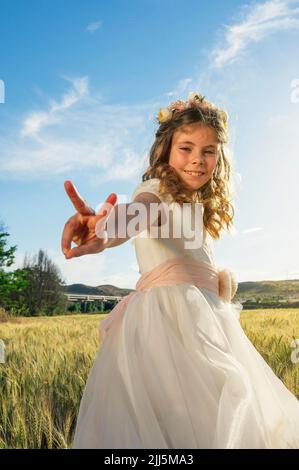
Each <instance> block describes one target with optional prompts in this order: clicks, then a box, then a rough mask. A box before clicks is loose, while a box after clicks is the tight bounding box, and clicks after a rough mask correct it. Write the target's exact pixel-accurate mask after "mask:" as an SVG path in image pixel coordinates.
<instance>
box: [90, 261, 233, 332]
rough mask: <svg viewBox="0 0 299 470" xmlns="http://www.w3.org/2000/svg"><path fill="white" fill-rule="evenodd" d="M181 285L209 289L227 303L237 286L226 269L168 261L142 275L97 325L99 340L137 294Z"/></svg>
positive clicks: (209, 265)
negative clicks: (132, 288)
mask: <svg viewBox="0 0 299 470" xmlns="http://www.w3.org/2000/svg"><path fill="white" fill-rule="evenodd" d="M184 283H188V284H193V285H195V286H198V287H203V288H206V289H209V290H210V291H212V292H214V294H216V295H218V296H220V297H221V298H222V299H223V300H224V301H226V302H230V300H231V299H232V297H233V296H234V294H235V292H236V291H237V286H238V283H237V281H236V278H235V276H234V273H233V272H232V271H230V270H228V269H224V270H221V271H219V270H218V269H217V268H216V267H214V266H213V265H211V264H210V263H208V262H204V261H196V260H194V259H191V258H186V257H185V258H181V257H178V258H172V259H169V260H167V261H164V262H163V263H160V264H159V265H158V266H156V267H155V268H153V269H152V270H150V271H147V272H145V273H143V274H142V275H141V276H140V278H139V280H138V282H137V284H136V291H132V292H131V293H130V294H128V295H126V296H125V297H123V298H122V300H121V301H120V302H119V303H118V304H116V306H115V307H114V309H113V310H111V312H110V313H109V314H108V315H107V317H106V318H105V319H104V320H102V321H101V322H100V326H99V334H100V339H103V338H104V337H105V335H106V333H107V331H108V330H109V328H110V325H111V323H112V322H113V320H114V319H115V318H117V317H119V316H122V315H123V314H124V312H125V310H126V307H127V305H128V303H129V302H130V300H131V299H132V298H133V297H134V295H136V292H138V291H145V290H147V289H151V288H152V287H155V286H164V285H173V284H184Z"/></svg>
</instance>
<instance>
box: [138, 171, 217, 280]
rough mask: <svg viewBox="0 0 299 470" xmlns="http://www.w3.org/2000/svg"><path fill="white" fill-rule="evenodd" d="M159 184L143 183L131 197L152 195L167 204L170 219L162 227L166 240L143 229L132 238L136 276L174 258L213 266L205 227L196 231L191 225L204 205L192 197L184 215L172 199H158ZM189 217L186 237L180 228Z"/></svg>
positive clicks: (210, 242)
mask: <svg viewBox="0 0 299 470" xmlns="http://www.w3.org/2000/svg"><path fill="white" fill-rule="evenodd" d="M159 184H160V180H159V178H152V179H150V180H147V181H143V182H142V183H140V184H139V185H138V186H137V187H136V189H135V191H134V192H133V195H132V200H133V199H134V198H135V196H137V194H139V193H142V192H151V193H153V194H155V195H156V196H158V197H159V198H160V200H161V201H162V202H164V203H166V204H167V208H168V216H169V217H168V223H167V224H166V226H165V227H164V230H166V236H156V235H155V236H152V234H153V233H155V232H152V231H151V233H150V232H149V230H147V229H146V230H144V231H143V232H140V233H139V234H138V235H137V236H136V237H134V238H132V240H131V243H132V244H133V245H134V247H135V253H136V258H137V262H138V265H139V273H140V274H142V273H144V272H147V271H150V270H151V269H153V268H154V267H156V266H157V265H158V264H160V263H162V262H164V261H166V260H168V259H171V258H175V257H190V258H192V259H195V260H197V261H205V262H209V263H211V264H212V265H213V266H215V262H214V253H213V251H214V250H213V240H212V238H211V237H210V235H209V233H208V232H207V230H206V229H205V227H204V226H203V228H202V229H200V230H199V231H196V230H195V229H196V227H197V226H196V225H194V223H195V222H194V221H195V216H198V215H199V214H200V213H201V214H202V213H203V210H204V209H203V205H202V204H201V203H198V202H197V199H196V195H195V196H194V198H193V202H192V203H191V204H189V209H188V211H187V212H184V214H183V207H181V206H180V205H179V204H178V203H176V202H173V201H172V199H171V198H161V196H160V195H159ZM186 217H187V218H186ZM189 217H190V219H189V220H191V221H192V223H191V225H190V224H188V226H189V227H190V230H189V233H188V232H187V233H185V232H186V231H187V230H185V228H183V227H186V221H187V220H188V218H189ZM183 222H185V224H184V223H183ZM199 227H201V225H199ZM151 230H152V228H151ZM156 230H158V229H156Z"/></svg>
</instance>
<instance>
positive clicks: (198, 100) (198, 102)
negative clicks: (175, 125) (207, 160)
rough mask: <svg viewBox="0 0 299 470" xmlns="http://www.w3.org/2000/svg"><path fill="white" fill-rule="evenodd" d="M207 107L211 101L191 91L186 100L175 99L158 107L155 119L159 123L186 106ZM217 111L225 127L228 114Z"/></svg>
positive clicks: (183, 109)
mask: <svg viewBox="0 0 299 470" xmlns="http://www.w3.org/2000/svg"><path fill="white" fill-rule="evenodd" d="M212 106H213V105H212ZM207 107H211V103H208V102H207V101H205V96H203V95H201V94H200V93H196V92H191V93H189V95H188V99H187V101H181V100H177V101H174V102H173V103H170V105H168V106H167V108H160V111H159V112H158V115H157V118H156V119H157V121H158V123H159V124H161V123H162V122H166V121H169V120H170V119H172V117H173V115H174V113H175V112H180V111H185V109H188V108H199V109H203V108H207ZM218 111H219V112H220V115H221V117H222V121H223V125H224V128H225V129H227V128H228V123H227V121H228V114H227V113H226V112H225V111H223V110H222V109H218Z"/></svg>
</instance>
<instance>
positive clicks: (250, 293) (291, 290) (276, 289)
mask: <svg viewBox="0 0 299 470" xmlns="http://www.w3.org/2000/svg"><path fill="white" fill-rule="evenodd" d="M237 296H240V297H242V298H245V299H246V298H248V297H260V298H269V297H277V298H281V299H285V300H288V301H294V300H299V279H289V280H283V281H251V282H240V283H239V285H238V291H237Z"/></svg>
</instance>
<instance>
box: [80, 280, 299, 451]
mask: <svg viewBox="0 0 299 470" xmlns="http://www.w3.org/2000/svg"><path fill="white" fill-rule="evenodd" d="M241 310H242V305H241V304H240V303H239V302H236V303H230V302H225V301H223V300H222V299H221V298H220V297H219V296H217V295H216V294H214V293H213V292H211V291H209V290H208V289H204V288H198V287H196V286H194V285H190V284H179V285H171V286H158V287H153V288H151V289H148V290H146V291H144V292H136V294H135V295H134V296H133V298H132V299H131V300H130V302H129V304H128V306H127V308H126V311H125V313H124V315H123V316H122V317H119V318H116V319H115V320H114V321H113V323H112V325H111V327H110V329H109V332H108V334H107V335H106V337H105V338H104V341H103V343H102V344H101V346H100V348H99V350H98V352H97V354H96V358H95V361H94V364H93V366H92V368H91V370H90V373H89V376H88V380H87V382H86V386H85V389H84V393H83V396H82V399H81V404H80V409H79V413H78V417H77V423H76V429H75V436H74V440H73V443H72V448H73V449H76V448H77V449H79V448H85V449H87V448H97V449H100V448H103V449H140V448H142V449H232V448H238V449H254V448H256V449H265V448H266V449H274V448H281V449H288V448H293V449H298V448H299V401H298V400H297V399H296V397H295V396H294V395H293V394H292V393H291V392H290V391H289V390H288V389H287V388H286V386H285V385H284V384H283V382H282V381H281V380H280V379H279V378H278V377H277V376H276V375H275V374H274V372H273V371H272V369H271V368H270V367H269V366H268V364H267V363H266V362H265V360H264V359H263V357H262V356H261V355H260V354H259V353H258V351H257V350H256V349H255V347H254V346H253V344H252V343H251V342H250V340H249V339H248V337H247V336H246V335H245V333H244V331H243V329H242V327H241V325H240V322H239V316H240V312H241Z"/></svg>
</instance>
